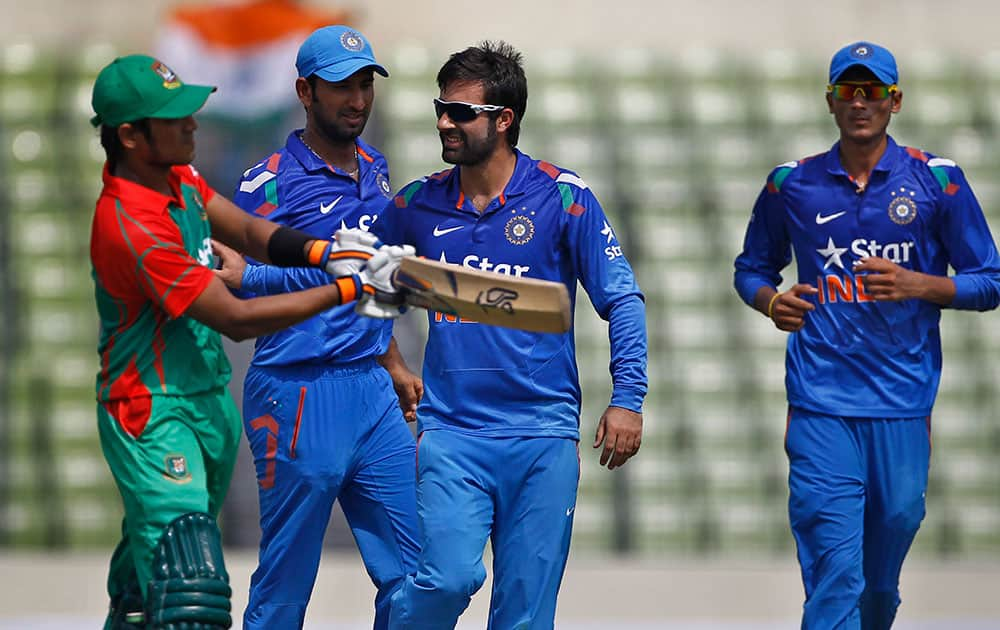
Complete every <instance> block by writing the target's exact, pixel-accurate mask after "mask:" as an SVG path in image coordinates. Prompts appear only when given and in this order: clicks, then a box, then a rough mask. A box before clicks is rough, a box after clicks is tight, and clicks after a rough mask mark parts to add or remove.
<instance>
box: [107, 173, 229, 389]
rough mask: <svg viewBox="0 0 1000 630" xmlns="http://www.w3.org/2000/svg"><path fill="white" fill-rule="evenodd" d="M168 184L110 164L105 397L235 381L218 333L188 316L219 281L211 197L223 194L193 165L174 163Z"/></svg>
mask: <svg viewBox="0 0 1000 630" xmlns="http://www.w3.org/2000/svg"><path fill="white" fill-rule="evenodd" d="M170 187H171V189H172V191H173V196H170V197H168V196H165V195H162V194H160V193H158V192H156V191H154V190H152V189H150V188H146V187H145V186H141V185H139V184H136V183H134V182H130V181H128V180H125V179H122V178H120V177H114V176H113V175H111V174H110V173H109V172H108V170H107V167H105V170H104V189H103V190H102V191H101V196H100V198H99V199H98V200H97V209H96V211H95V213H94V224H93V229H92V232H91V237H90V259H91V262H92V263H93V277H94V285H95V294H96V298H97V311H98V314H99V315H100V319H101V338H100V344H99V346H98V352H99V353H100V355H101V371H100V373H99V374H98V375H97V399H98V400H99V401H111V400H121V399H125V398H137V397H148V396H159V395H169V396H183V395H188V394H193V393H198V392H204V391H207V390H210V389H213V388H217V387H220V386H224V385H226V384H227V383H228V382H229V376H230V372H231V370H230V367H229V361H228V360H227V359H226V355H225V353H224V352H223V349H222V339H221V338H220V336H219V333H218V332H216V331H214V330H212V329H211V328H209V327H208V326H206V325H204V324H202V323H200V322H198V321H196V320H194V319H193V318H191V317H185V316H184V311H186V310H187V308H188V306H190V305H191V303H192V302H194V300H195V299H196V298H197V297H198V296H199V295H201V292H202V291H204V290H205V288H206V287H207V286H208V284H209V282H211V280H212V271H211V268H210V267H211V261H212V245H211V232H210V228H209V223H208V217H207V216H206V214H205V204H206V203H208V202H209V200H211V198H212V197H213V196H215V191H214V190H212V189H211V188H210V187H209V186H208V184H207V183H206V182H205V180H204V179H202V177H201V176H200V175H199V174H198V172H197V171H196V170H195V169H194V168H193V167H191V166H175V167H174V168H173V169H172V170H171V173H170Z"/></svg>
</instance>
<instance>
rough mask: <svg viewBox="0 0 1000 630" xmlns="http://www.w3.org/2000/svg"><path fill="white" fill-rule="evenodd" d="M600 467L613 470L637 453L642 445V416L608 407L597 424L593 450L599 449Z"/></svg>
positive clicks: (619, 408) (626, 410) (618, 408)
mask: <svg viewBox="0 0 1000 630" xmlns="http://www.w3.org/2000/svg"><path fill="white" fill-rule="evenodd" d="M602 443H603V445H604V450H603V451H601V466H604V465H607V467H608V470H614V469H615V468H618V467H619V466H622V465H624V464H625V462H626V461H628V459H629V458H630V457H632V456H633V455H635V454H636V453H638V452H639V445H640V444H642V414H641V413H636V412H634V411H629V410H628V409H623V408H622V407H608V409H607V411H605V412H604V415H602V416H601V420H600V422H598V423H597V436H596V437H595V439H594V448H600V447H601V444H602Z"/></svg>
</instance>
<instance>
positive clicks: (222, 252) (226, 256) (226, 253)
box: [212, 239, 247, 290]
mask: <svg viewBox="0 0 1000 630" xmlns="http://www.w3.org/2000/svg"><path fill="white" fill-rule="evenodd" d="M212 252H214V253H215V255H216V256H218V257H219V267H217V268H216V269H215V270H214V271H215V275H216V276H218V277H219V280H222V281H223V282H224V283H226V286H227V287H229V288H230V289H237V290H239V288H240V287H242V286H243V271H244V270H245V269H246V268H247V261H246V260H245V259H244V258H243V255H242V254H240V253H239V252H238V251H236V250H235V249H233V248H232V247H229V246H228V245H223V244H222V243H220V242H219V241H217V240H215V239H212Z"/></svg>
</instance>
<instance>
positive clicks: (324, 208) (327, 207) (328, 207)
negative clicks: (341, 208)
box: [319, 195, 344, 214]
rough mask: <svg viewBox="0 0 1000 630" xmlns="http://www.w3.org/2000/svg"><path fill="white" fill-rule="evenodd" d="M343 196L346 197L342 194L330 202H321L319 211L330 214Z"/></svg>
mask: <svg viewBox="0 0 1000 630" xmlns="http://www.w3.org/2000/svg"><path fill="white" fill-rule="evenodd" d="M343 198H344V196H343V195H341V196H339V197H337V198H336V199H334V200H333V201H331V202H330V203H323V202H322V201H321V202H319V212H320V214H330V213H331V212H332V211H333V207H334V206H335V205H337V204H338V203H340V200H341V199H343Z"/></svg>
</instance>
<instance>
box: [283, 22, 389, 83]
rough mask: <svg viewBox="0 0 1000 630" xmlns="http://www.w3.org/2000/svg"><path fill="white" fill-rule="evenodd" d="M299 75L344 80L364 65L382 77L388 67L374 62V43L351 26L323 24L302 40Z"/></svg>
mask: <svg viewBox="0 0 1000 630" xmlns="http://www.w3.org/2000/svg"><path fill="white" fill-rule="evenodd" d="M295 67H296V68H297V69H298V71H299V76H300V77H309V76H312V75H314V74H315V75H316V76H318V77H319V78H321V79H325V80H327V81H343V80H344V79H346V78H347V77H349V76H351V75H352V74H354V73H355V72H357V71H358V70H361V69H362V68H372V69H373V70H374V71H375V72H378V73H379V74H381V75H382V76H383V77H387V76H389V73H388V72H387V71H386V69H385V68H383V67H382V66H380V65H379V63H378V62H377V61H375V53H374V52H373V51H372V45H371V44H369V43H368V40H367V39H365V36H364V35H362V34H361V33H359V32H358V31H356V30H354V29H353V28H350V27H349V26H343V25H340V24H338V25H336V26H324V27H323V28H320V29H316V30H315V31H313V33H312V35H310V36H309V37H307V38H306V41H304V42H302V46H300V47H299V54H298V56H297V57H296V58H295Z"/></svg>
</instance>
